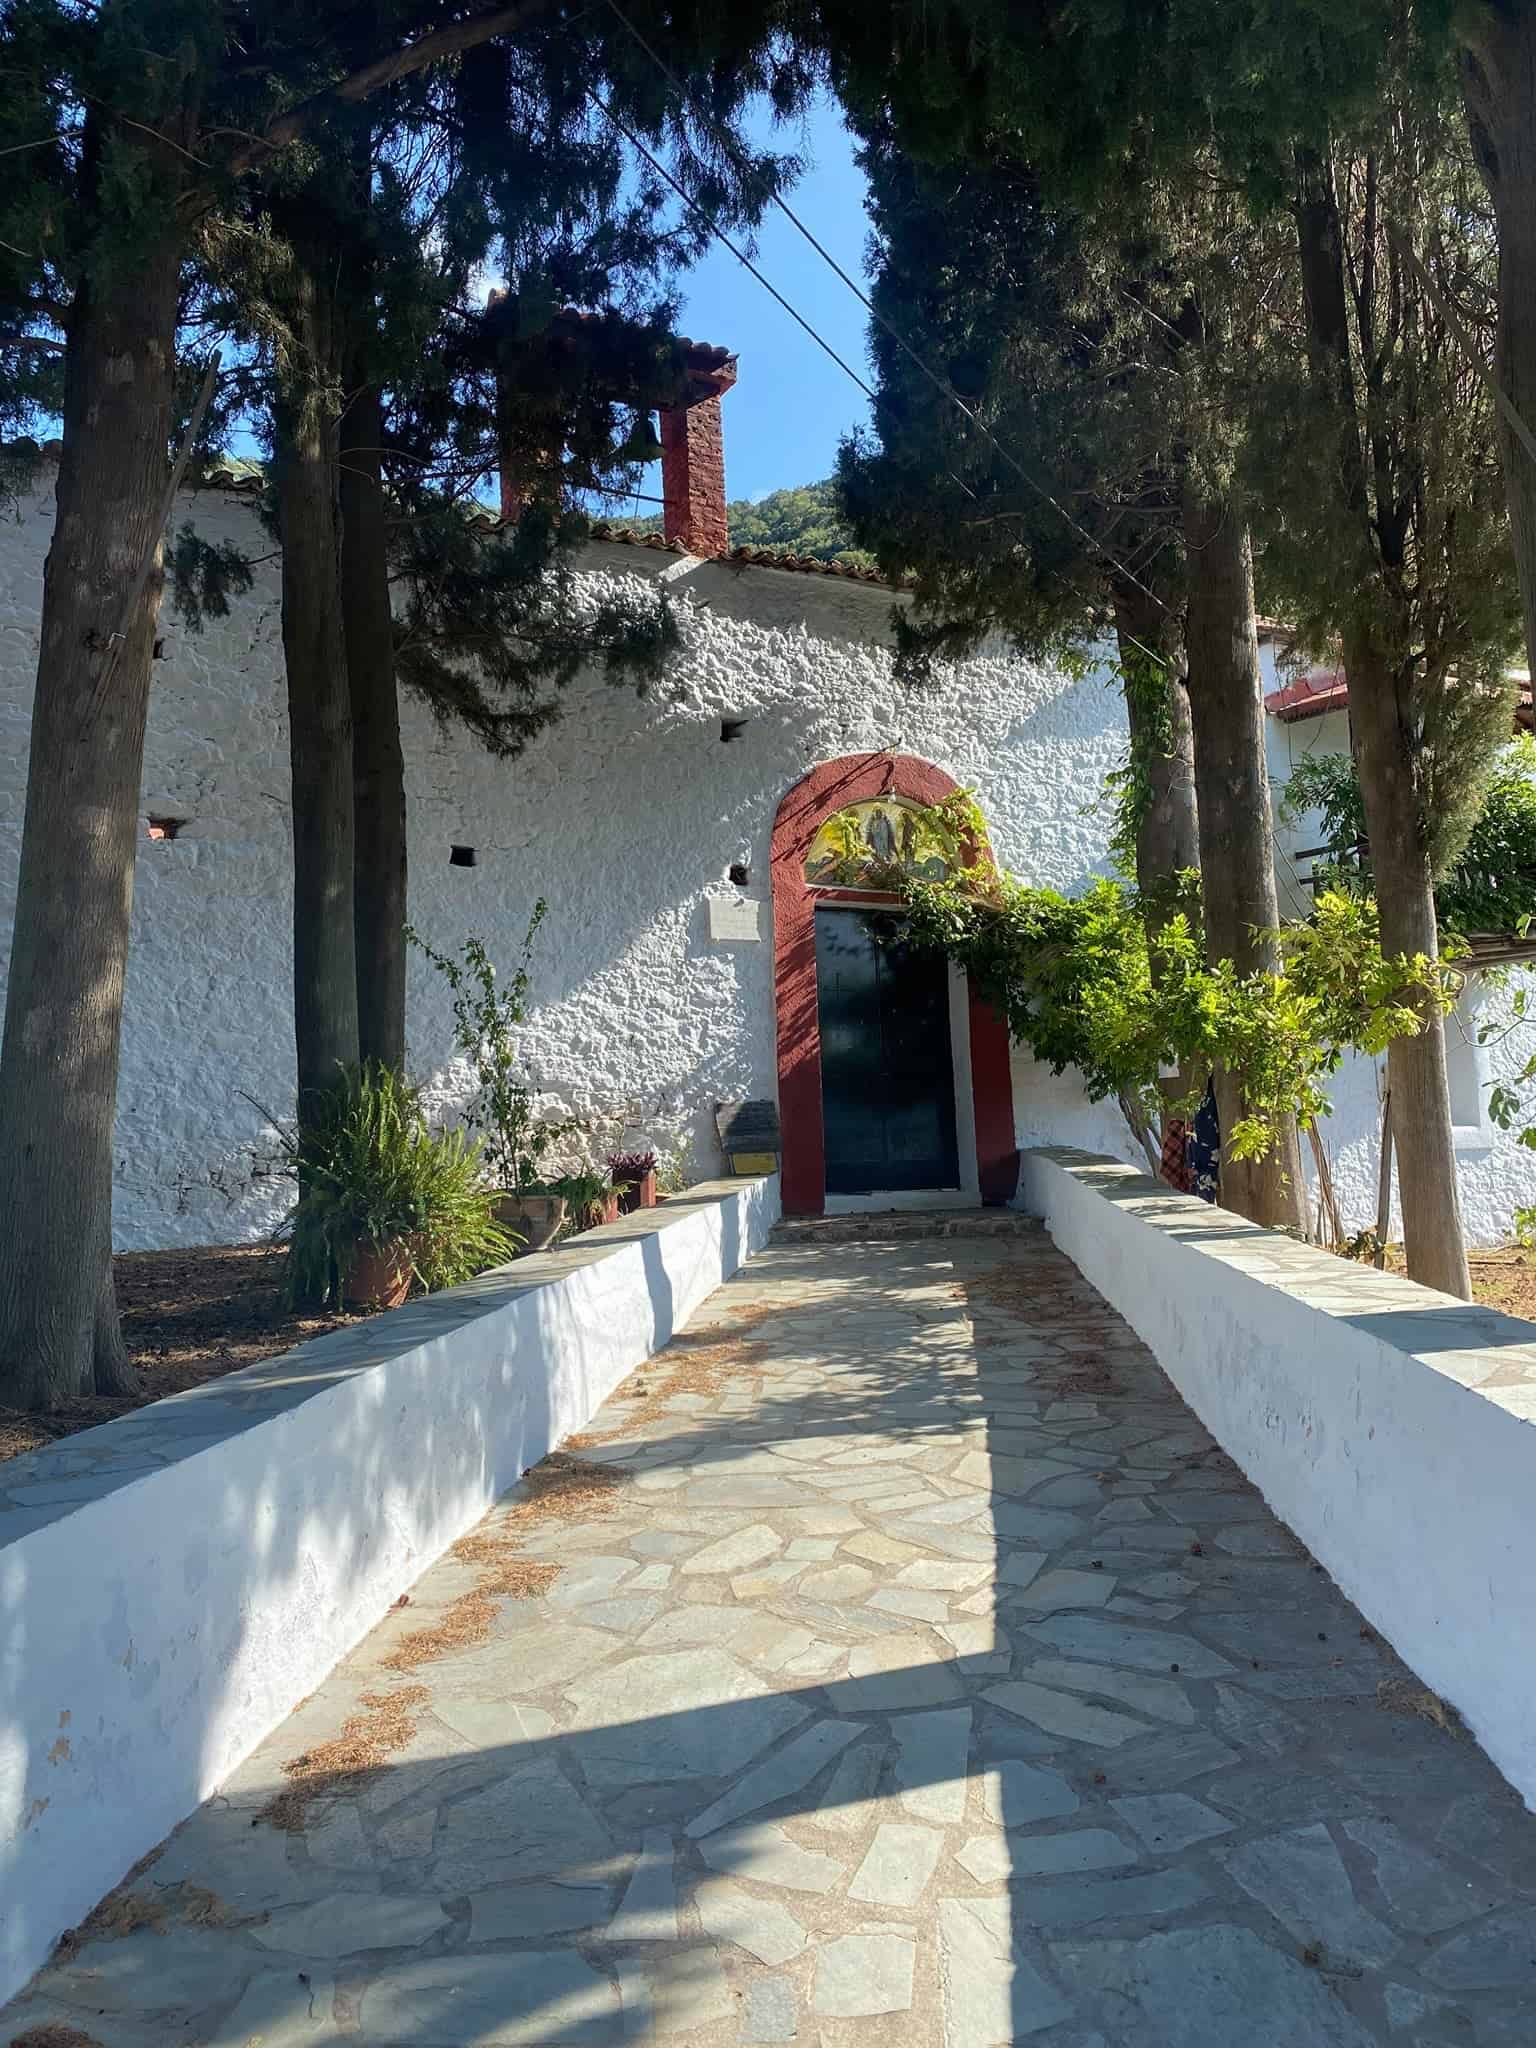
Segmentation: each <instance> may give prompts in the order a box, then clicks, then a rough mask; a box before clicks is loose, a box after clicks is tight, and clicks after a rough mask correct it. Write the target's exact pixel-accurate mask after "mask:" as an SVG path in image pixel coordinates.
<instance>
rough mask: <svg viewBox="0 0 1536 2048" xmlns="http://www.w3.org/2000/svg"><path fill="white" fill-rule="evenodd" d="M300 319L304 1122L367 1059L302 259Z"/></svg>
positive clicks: (327, 320) (347, 752) (320, 440)
mask: <svg viewBox="0 0 1536 2048" xmlns="http://www.w3.org/2000/svg"><path fill="white" fill-rule="evenodd" d="M294 296H295V305H294V309H293V314H292V319H293V324H294V328H295V333H296V338H297V340H298V342H299V344H300V349H301V351H302V361H303V363H304V365H305V370H306V374H303V375H298V376H295V377H294V378H293V379H292V380H291V381H290V382H289V383H288V384H287V385H285V387H284V389H283V390H282V392H281V393H280V394H279V399H278V403H277V406H276V409H275V410H276V425H277V437H276V438H277V470H278V478H277V496H278V523H279V530H280V535H281V540H282V550H283V606H282V610H283V658H284V661H285V663H286V666H287V671H288V725H289V742H288V743H289V755H290V760H291V764H292V781H293V1024H294V1045H295V1050H296V1053H297V1058H298V1102H299V1117H300V1121H301V1123H302V1122H303V1120H304V1117H305V1114H306V1110H307V1107H308V1105H309V1104H311V1103H312V1102H313V1101H314V1099H315V1097H316V1096H317V1095H318V1094H323V1093H324V1092H325V1091H326V1090H328V1089H329V1088H331V1087H333V1086H334V1085H335V1083H336V1081H337V1078H338V1074H339V1070H340V1069H341V1068H342V1067H346V1066H352V1065H355V1064H356V1061H357V1058H358V1023H357V951H356V941H355V936H354V927H353V914H352V889H353V870H354V840H355V833H354V822H353V798H352V707H351V698H350V690H349V684H348V677H347V652H346V641H345V635H344V629H343V625H342V611H341V565H340V552H339V540H340V536H339V532H338V518H337V496H336V487H337V466H336V407H335V401H334V387H328V386H327V383H326V380H325V376H324V372H325V371H326V370H327V369H329V368H330V367H332V365H333V364H334V350H333V338H334V309H333V307H332V306H331V304H330V301H329V297H328V292H327V289H326V287H325V285H324V283H323V282H321V281H320V280H319V279H318V278H317V276H316V272H315V270H314V269H312V268H310V267H309V266H308V265H307V264H303V265H301V266H299V274H298V276H297V278H296V282H295V287H294Z"/></svg>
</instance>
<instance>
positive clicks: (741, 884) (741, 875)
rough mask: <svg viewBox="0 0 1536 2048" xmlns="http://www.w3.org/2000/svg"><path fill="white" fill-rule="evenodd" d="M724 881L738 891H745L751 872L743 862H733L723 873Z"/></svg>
mask: <svg viewBox="0 0 1536 2048" xmlns="http://www.w3.org/2000/svg"><path fill="white" fill-rule="evenodd" d="M725 876H726V880H727V881H728V882H731V883H732V884H734V886H735V887H736V888H738V889H745V887H746V886H747V884H748V882H750V881H751V879H752V870H751V869H750V868H749V867H748V866H747V864H746V862H745V861H744V860H733V861H732V862H731V864H730V866H729V867H728V868H727V869H726V871H725Z"/></svg>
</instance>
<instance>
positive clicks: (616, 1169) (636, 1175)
mask: <svg viewBox="0 0 1536 2048" xmlns="http://www.w3.org/2000/svg"><path fill="white" fill-rule="evenodd" d="M608 1171H609V1172H610V1173H611V1174H612V1175H613V1184H614V1186H615V1187H616V1188H617V1189H618V1191H619V1214H620V1215H621V1216H628V1215H631V1214H632V1213H633V1212H634V1211H635V1210H636V1209H654V1208H655V1206H656V1154H655V1153H654V1152H615V1153H614V1154H613V1156H612V1158H611V1159H610V1160H609V1161H608Z"/></svg>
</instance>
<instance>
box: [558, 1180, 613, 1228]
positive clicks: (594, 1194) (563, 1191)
mask: <svg viewBox="0 0 1536 2048" xmlns="http://www.w3.org/2000/svg"><path fill="white" fill-rule="evenodd" d="M549 1185H550V1187H551V1188H553V1189H554V1190H555V1191H556V1193H557V1194H560V1195H562V1196H563V1197H564V1198H565V1204H566V1207H567V1209H568V1210H569V1212H570V1216H571V1221H572V1224H573V1226H574V1227H575V1229H576V1230H578V1231H580V1230H595V1229H596V1228H597V1226H598V1225H599V1224H600V1223H617V1222H618V1220H619V1190H618V1189H617V1188H616V1187H615V1186H614V1184H613V1182H612V1181H611V1180H610V1179H609V1178H608V1176H607V1174H604V1173H598V1172H597V1171H595V1170H589V1171H585V1172H578V1173H566V1174H562V1175H561V1177H560V1178H559V1179H558V1180H552V1181H551V1182H550V1183H549Z"/></svg>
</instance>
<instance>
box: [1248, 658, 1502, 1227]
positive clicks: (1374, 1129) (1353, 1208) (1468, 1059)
mask: <svg viewBox="0 0 1536 2048" xmlns="http://www.w3.org/2000/svg"><path fill="white" fill-rule="evenodd" d="M1265 661H1266V678H1265V687H1266V688H1267V689H1273V688H1275V687H1276V685H1277V682H1278V681H1279V678H1278V677H1277V676H1276V675H1275V673H1274V670H1273V656H1272V653H1270V652H1269V651H1266V656H1265ZM1267 723H1268V728H1269V775H1270V783H1271V786H1272V787H1273V789H1274V791H1275V795H1276V798H1277V800H1278V799H1279V798H1280V797H1281V795H1282V794H1283V791H1284V788H1285V785H1286V783H1287V782H1288V781H1289V780H1290V775H1291V770H1292V766H1293V764H1294V763H1295V762H1296V761H1298V760H1300V759H1302V758H1303V757H1304V756H1307V755H1315V754H1347V753H1348V752H1349V721H1348V719H1347V717H1346V716H1345V714H1344V713H1343V712H1341V711H1333V712H1328V713H1326V714H1325V715H1324V716H1323V717H1321V718H1305V719H1299V720H1297V721H1296V722H1295V723H1294V724H1290V725H1283V724H1281V723H1280V721H1279V720H1278V719H1273V718H1272V719H1270V720H1268V721H1267ZM1323 837H1324V834H1323V827H1322V821H1321V817H1320V816H1319V814H1318V813H1316V812H1310V813H1307V814H1306V815H1304V816H1303V817H1301V818H1299V819H1298V820H1297V821H1296V822H1295V823H1294V824H1293V823H1289V822H1287V821H1286V820H1284V819H1281V820H1279V821H1278V822H1277V826H1276V833H1275V867H1276V872H1277V879H1278V882H1279V887H1280V900H1281V909H1282V912H1286V913H1289V914H1290V915H1293V916H1301V915H1305V913H1306V909H1307V906H1308V904H1309V902H1310V892H1309V891H1308V890H1307V889H1306V887H1305V886H1304V883H1305V880H1306V878H1307V877H1308V876H1309V875H1310V874H1311V872H1312V862H1311V861H1310V860H1300V859H1298V858H1297V852H1298V849H1305V848H1310V847H1315V846H1320V845H1321V844H1322V842H1323ZM1522 986H1523V987H1524V988H1525V989H1526V991H1527V995H1526V1001H1527V1003H1528V1004H1529V1005H1530V1007H1531V1011H1532V1015H1533V1017H1536V979H1533V977H1532V976H1531V974H1530V972H1529V970H1528V969H1525V968H1515V969H1510V970H1508V971H1503V972H1500V973H1497V974H1494V975H1483V976H1474V977H1473V978H1472V979H1471V981H1470V982H1469V984H1468V986H1467V989H1466V991H1465V993H1464V995H1463V997H1462V999H1461V1002H1460V1003H1459V1004H1458V1005H1457V1008H1456V1010H1455V1011H1454V1012H1453V1013H1452V1015H1451V1016H1450V1017H1448V1018H1447V1019H1446V1059H1447V1064H1448V1066H1449V1069H1450V1078H1451V1108H1452V1114H1453V1115H1454V1117H1455V1118H1456V1165H1457V1187H1458V1190H1459V1193H1460V1196H1461V1209H1462V1218H1463V1221H1464V1223H1465V1226H1466V1231H1467V1236H1468V1240H1469V1241H1470V1242H1471V1243H1472V1244H1475V1245H1493V1244H1501V1243H1504V1242H1505V1241H1507V1239H1508V1237H1509V1235H1510V1230H1511V1225H1512V1220H1513V1216H1514V1212H1515V1209H1516V1208H1517V1207H1520V1206H1523V1205H1525V1204H1528V1203H1536V1152H1531V1151H1528V1150H1527V1149H1526V1148H1525V1147H1524V1146H1523V1145H1521V1144H1520V1143H1518V1141H1517V1139H1516V1136H1515V1134H1514V1133H1513V1132H1506V1131H1500V1130H1498V1129H1497V1128H1496V1127H1495V1126H1494V1125H1493V1124H1492V1123H1491V1122H1490V1121H1489V1118H1488V1096H1489V1091H1490V1089H1491V1088H1492V1087H1493V1086H1494V1084H1495V1083H1496V1082H1499V1081H1504V1082H1508V1083H1513V1081H1514V1080H1515V1078H1516V1076H1517V1075H1518V1074H1519V1072H1520V1070H1521V1068H1522V1067H1523V1066H1524V1065H1525V1063H1526V1061H1527V1060H1528V1059H1529V1058H1530V1057H1531V1055H1532V1054H1533V1053H1536V1023H1518V1024H1517V1023H1516V1022H1515V1020H1514V1011H1513V1007H1512V1000H1511V999H1512V997H1513V995H1514V993H1515V991H1516V990H1517V989H1518V988H1520V987H1522ZM1485 1027H1492V1029H1493V1032H1494V1036H1493V1037H1492V1038H1491V1039H1490V1040H1489V1042H1488V1043H1487V1044H1480V1043H1479V1033H1480V1031H1481V1030H1482V1029H1483V1028H1485ZM1386 1067H1387V1063H1386V1060H1385V1059H1379V1060H1369V1059H1363V1058H1361V1059H1349V1060H1346V1061H1345V1062H1344V1064H1343V1066H1342V1067H1341V1068H1340V1069H1339V1071H1338V1073H1337V1074H1335V1075H1334V1076H1333V1079H1332V1081H1331V1082H1330V1084H1329V1088H1328V1093H1329V1096H1330V1098H1331V1100H1332V1103H1333V1114H1332V1116H1330V1117H1329V1118H1327V1120H1326V1121H1325V1122H1324V1123H1323V1125H1322V1126H1321V1131H1322V1136H1323V1140H1324V1142H1325V1144H1326V1146H1327V1149H1328V1155H1329V1160H1330V1164H1331V1169H1332V1173H1333V1181H1334V1188H1335V1191H1336V1193H1337V1195H1338V1198H1339V1207H1340V1210H1341V1212H1342V1214H1343V1217H1344V1221H1345V1224H1346V1227H1348V1228H1350V1229H1355V1230H1358V1229H1362V1228H1364V1227H1365V1226H1366V1225H1369V1224H1374V1223H1375V1220H1376V1200H1377V1183H1378V1176H1379V1172H1380V1160H1381V1099H1382V1095H1383V1093H1384V1092H1385V1089H1386ZM1528 1092H1529V1091H1528ZM1531 1105H1532V1109H1533V1111H1536V1095H1532V1097H1531ZM1307 1164H1308V1170H1309V1172H1310V1166H1311V1162H1310V1160H1308V1162H1307ZM1396 1190H1397V1180H1396V1174H1395V1173H1394V1175H1393V1223H1392V1228H1393V1230H1394V1231H1396V1230H1398V1229H1399V1228H1400V1227H1401V1221H1400V1215H1399V1211H1398V1205H1397V1192H1396Z"/></svg>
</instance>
